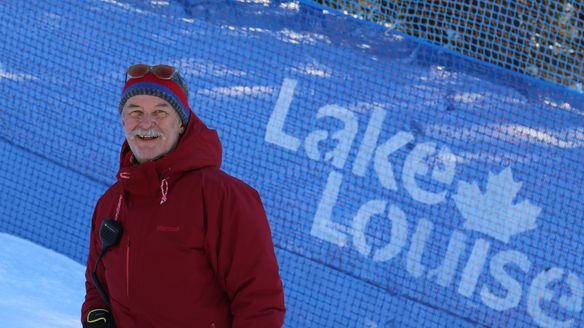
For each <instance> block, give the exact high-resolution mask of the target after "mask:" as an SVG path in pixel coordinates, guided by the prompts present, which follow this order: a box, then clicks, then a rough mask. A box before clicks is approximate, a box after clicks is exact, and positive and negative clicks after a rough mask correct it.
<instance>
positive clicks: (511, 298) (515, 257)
mask: <svg viewBox="0 0 584 328" xmlns="http://www.w3.org/2000/svg"><path fill="white" fill-rule="evenodd" d="M511 263H513V264H515V265H516V266H517V267H519V269H520V270H521V271H523V272H525V273H527V272H528V271H529V268H530V267H531V263H530V262H529V259H528V258H527V256H526V255H525V254H523V253H521V252H518V251H515V250H511V251H503V252H500V253H497V255H495V256H493V258H492V260H491V265H490V267H489V271H490V272H491V275H492V276H493V278H495V280H497V282H499V283H500V284H501V285H502V286H503V288H505V289H506V290H507V296H506V297H498V296H497V295H495V294H493V293H491V291H490V290H489V288H488V287H487V286H483V288H482V289H481V298H482V300H483V303H485V304H486V305H487V306H488V307H490V308H492V309H494V310H496V311H505V310H509V309H511V308H514V307H516V306H517V305H518V304H519V301H520V300H521V294H522V293H523V290H522V288H521V283H520V282H519V281H517V280H515V279H513V277H511V276H510V275H509V274H508V273H507V272H506V271H505V266H506V265H508V264H511Z"/></svg>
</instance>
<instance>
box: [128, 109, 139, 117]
mask: <svg viewBox="0 0 584 328" xmlns="http://www.w3.org/2000/svg"><path fill="white" fill-rule="evenodd" d="M128 115H129V116H130V117H133V118H137V117H140V115H142V112H140V111H138V110H135V111H131V112H130V113H129V114H128Z"/></svg>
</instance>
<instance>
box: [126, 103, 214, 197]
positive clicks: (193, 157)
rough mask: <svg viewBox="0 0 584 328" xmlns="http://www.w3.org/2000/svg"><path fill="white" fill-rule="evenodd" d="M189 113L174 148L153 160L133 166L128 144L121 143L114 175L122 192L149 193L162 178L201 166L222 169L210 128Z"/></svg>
mask: <svg viewBox="0 0 584 328" xmlns="http://www.w3.org/2000/svg"><path fill="white" fill-rule="evenodd" d="M189 111H190V109H189ZM190 114H191V117H190V119H189V122H188V124H187V128H186V129H185V131H184V133H183V135H182V136H181V137H180V139H179V141H178V143H177V146H176V147H175V149H174V150H172V151H170V152H169V153H168V154H166V155H164V156H163V157H161V158H159V159H157V160H155V161H150V162H145V163H141V164H134V163H132V157H133V153H132V150H131V149H130V146H129V145H128V141H127V140H126V141H124V143H123V145H122V150H121V154H120V169H119V171H118V174H117V178H118V180H119V181H121V182H122V183H123V184H124V189H127V190H128V189H129V190H128V191H130V192H137V193H140V194H143V193H148V190H153V189H154V190H156V189H157V188H158V186H159V184H160V181H161V180H163V179H167V178H171V177H172V176H176V175H180V174H183V173H186V172H188V171H192V170H196V169H200V168H203V167H220V166H221V159H222V147H221V142H220V141H219V137H218V135H217V132H216V131H215V130H211V129H209V128H208V127H207V126H206V125H205V124H204V123H203V122H202V121H201V120H200V119H199V118H198V117H197V116H196V115H195V114H194V113H193V112H192V111H190ZM130 181H131V182H130ZM144 184H146V185H144ZM132 186H134V187H132ZM151 187H152V188H151ZM141 189H142V190H141Z"/></svg>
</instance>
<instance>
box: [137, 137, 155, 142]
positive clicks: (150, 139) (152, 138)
mask: <svg viewBox="0 0 584 328" xmlns="http://www.w3.org/2000/svg"><path fill="white" fill-rule="evenodd" d="M136 137H137V138H138V139H140V140H144V141H152V140H154V139H158V137H156V136H154V137H150V136H136Z"/></svg>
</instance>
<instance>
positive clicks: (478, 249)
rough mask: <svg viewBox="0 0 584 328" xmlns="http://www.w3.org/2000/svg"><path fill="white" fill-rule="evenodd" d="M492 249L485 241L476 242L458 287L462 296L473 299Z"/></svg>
mask: <svg viewBox="0 0 584 328" xmlns="http://www.w3.org/2000/svg"><path fill="white" fill-rule="evenodd" d="M490 247H491V244H489V242H487V241H486V240H484V239H478V240H477V241H476V242H475V244H474V247H473V248H472V252H471V254H470V258H469V259H468V262H467V263H466V267H465V268H464V271H463V272H462V280H461V281H460V285H458V293H459V294H460V295H462V296H465V297H471V296H472V295H473V294H474V291H475V289H476V287H477V282H478V281H479V276H480V275H481V272H482V271H483V266H484V265H485V261H486V259H487V254H488V253H489V248H490Z"/></svg>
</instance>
